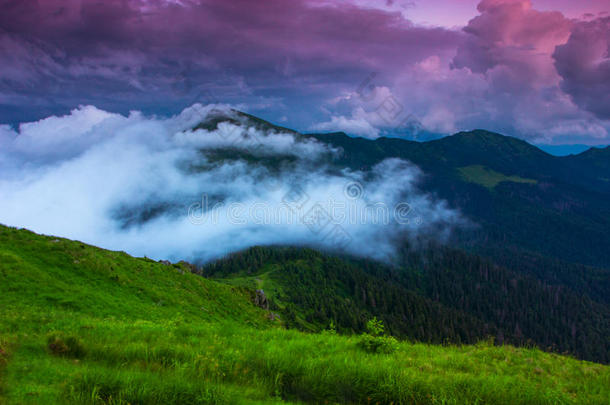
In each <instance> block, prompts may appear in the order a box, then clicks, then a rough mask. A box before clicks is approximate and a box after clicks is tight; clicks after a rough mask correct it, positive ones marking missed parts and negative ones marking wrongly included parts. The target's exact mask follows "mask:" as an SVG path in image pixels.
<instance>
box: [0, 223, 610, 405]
mask: <svg viewBox="0 0 610 405" xmlns="http://www.w3.org/2000/svg"><path fill="white" fill-rule="evenodd" d="M252 294H253V293H252V292H251V291H249V290H247V289H245V288H241V287H232V286H229V285H226V284H221V283H219V282H215V281H211V280H207V279H205V278H203V277H200V276H198V275H196V274H192V273H191V272H190V267H189V266H188V265H187V264H185V263H183V264H178V265H166V264H162V263H156V262H153V261H150V260H148V259H141V258H133V257H130V256H128V255H126V254H124V253H120V252H109V251H106V250H102V249H98V248H95V247H92V246H88V245H85V244H82V243H80V242H74V241H69V240H65V239H59V238H54V237H46V236H39V235H36V234H33V233H31V232H28V231H26V230H17V229H14V228H7V227H0V387H1V388H0V403H2V404H5V403H6V404H28V403H33V404H61V403H66V404H79V403H84V404H101V403H108V404H127V403H130V404H149V403H159V404H171V403H179V404H196V403H273V402H293V403H324V402H326V403H380V404H389V403H394V404H400V403H421V404H436V403H494V404H519V403H528V404H532V403H540V404H542V403H583V404H584V403H587V404H595V403H599V404H602V403H607V399H608V397H609V396H610V388H609V387H610V369H609V368H608V367H607V366H603V365H599V364H594V363H588V362H583V361H578V360H575V359H573V358H569V357H562V356H558V355H554V354H548V353H543V352H541V351H539V350H536V349H516V348H513V347H511V346H503V347H497V346H493V345H491V344H489V343H479V344H476V345H470V346H440V345H426V344H413V343H408V342H401V343H398V344H394V343H393V342H392V341H391V340H390V339H389V338H383V337H372V336H360V335H350V336H342V335H338V334H335V333H333V332H332V331H328V332H324V333H318V334H306V333H303V332H298V331H296V330H287V329H285V328H284V327H283V321H277V320H270V319H269V312H268V311H266V310H263V309H261V308H258V307H256V306H255V305H253V304H252V297H253V295H252ZM363 341H366V342H369V343H370V342H373V347H375V343H376V342H381V344H382V345H385V344H386V343H387V347H389V350H387V352H389V353H385V351H383V352H381V353H379V352H371V350H370V348H371V345H370V344H369V345H368V346H364V345H363V344H362V342H363ZM384 347H385V346H384ZM366 348H368V350H365V349H366Z"/></svg>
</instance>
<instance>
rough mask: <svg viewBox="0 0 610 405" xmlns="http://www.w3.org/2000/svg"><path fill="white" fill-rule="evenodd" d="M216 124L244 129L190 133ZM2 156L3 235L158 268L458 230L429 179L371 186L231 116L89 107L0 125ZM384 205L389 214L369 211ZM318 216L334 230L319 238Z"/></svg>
mask: <svg viewBox="0 0 610 405" xmlns="http://www.w3.org/2000/svg"><path fill="white" fill-rule="evenodd" d="M219 112H220V113H222V114H225V115H227V116H231V117H232V118H234V119H235V120H236V121H240V120H241V121H242V122H241V124H240V125H236V124H229V123H222V124H220V125H219V126H218V128H217V129H215V130H210V131H208V130H204V129H200V130H197V131H191V130H190V129H191V128H192V127H193V126H195V125H196V124H197V123H199V122H200V121H201V120H202V119H204V118H206V117H210V116H211V115H212V114H218V113H219ZM0 146H1V147H2V149H0V169H1V170H0V222H1V223H4V224H7V225H12V226H19V227H26V228H29V229H32V230H34V231H36V232H41V233H46V234H54V235H59V236H64V237H69V238H73V239H78V240H82V241H85V242H88V243H92V244H95V245H98V246H101V247H105V248H109V249H117V250H125V251H127V252H129V253H131V254H134V255H146V256H149V257H153V258H156V259H161V258H169V259H174V260H178V259H187V260H210V259H213V258H217V257H219V256H222V255H224V254H226V253H229V252H233V251H236V250H240V249H244V248H247V247H249V246H252V245H269V244H289V245H307V246H313V247H317V248H322V249H324V248H327V249H340V250H343V251H346V252H349V253H352V254H356V255H360V256H367V257H373V258H376V259H380V260H387V259H388V258H389V257H391V255H393V253H394V243H395V240H396V239H397V238H410V239H415V238H419V237H426V236H430V235H433V236H435V237H437V236H443V233H444V232H446V231H447V230H448V229H450V228H451V226H452V225H453V224H455V222H456V221H458V218H459V217H458V215H457V214H456V213H455V212H453V211H452V210H450V209H448V208H447V207H446V206H445V204H444V203H442V202H439V201H435V200H433V199H432V198H431V197H430V196H428V195H426V194H423V193H421V192H419V191H418V190H417V187H416V184H417V181H418V179H419V177H420V172H419V170H418V169H417V168H415V167H413V166H412V165H410V164H408V163H407V162H404V161H400V160H397V159H391V160H388V161H384V162H382V163H380V164H379V165H377V166H376V167H375V168H374V169H373V170H372V171H371V172H370V173H367V174H365V173H362V172H359V171H351V170H347V169H341V168H337V167H332V156H334V155H336V154H337V153H340V151H338V150H334V149H332V148H329V147H328V146H327V145H325V144H322V143H320V142H318V141H316V140H314V139H311V138H305V137H301V136H295V135H294V134H291V133H277V132H263V131H260V130H257V129H255V128H252V127H248V126H246V125H245V121H244V119H243V117H241V116H239V115H236V113H234V112H232V110H230V109H229V107H228V106H206V107H202V106H200V105H195V106H193V107H190V108H187V109H186V110H184V111H183V112H182V113H181V114H179V115H178V116H175V117H172V118H168V119H163V118H155V117H152V118H151V117H145V116H143V115H142V114H140V113H136V112H133V113H131V114H130V115H129V116H127V117H126V116H121V115H118V114H112V113H108V112H105V111H102V110H99V109H97V108H95V107H92V106H87V107H80V108H78V109H76V110H74V111H72V113H71V114H70V115H67V116H64V117H49V118H47V119H44V120H41V121H38V122H36V123H30V124H27V125H21V127H20V131H19V133H18V134H17V133H15V132H13V131H12V130H11V129H10V128H8V127H0ZM331 169H332V170H331ZM346 187H347V188H346ZM349 187H352V188H351V189H350V188H349ZM346 190H349V191H347V192H346ZM295 192H296V195H297V196H299V195H302V196H305V198H303V200H304V201H300V200H299V199H298V198H297V199H295V198H294V196H295ZM354 192H355V193H356V195H354ZM202 201H203V202H202ZM295 201H297V202H298V203H299V204H297V203H295ZM301 202H302V204H300V203H301ZM400 203H407V204H408V205H407V206H405V205H404V204H403V205H399V204H400ZM206 204H207V207H206ZM295 204H297V205H295ZM382 205H383V206H385V207H386V209H387V212H386V213H383V212H380V211H374V210H373V211H371V207H377V208H379V207H380V206H382ZM396 206H400V207H401V212H400V213H401V215H403V214H404V215H405V216H404V217H402V216H401V217H399V218H398V219H397V217H396V212H395V207H396ZM316 207H317V208H319V207H322V211H320V212H319V211H316V209H317V208H316ZM204 208H205V209H204ZM405 208H406V209H405ZM312 212H318V213H321V214H323V215H322V216H324V214H326V215H327V216H330V218H331V223H328V224H327V225H328V226H327V227H324V229H321V228H320V227H317V228H316V226H313V225H312V224H311V223H308V221H307V218H308V215H309V214H311V213H312ZM189 213H190V214H189ZM385 214H388V216H389V217H390V218H387V220H385V219H384V217H385V216H386V215H385ZM363 215H364V217H363ZM362 218H364V219H362ZM405 220H406V222H408V223H405ZM337 225H338V226H339V228H336V226H337ZM312 227H313V229H312ZM318 228H320V229H318ZM336 229H339V230H340V231H341V232H343V236H345V235H347V236H346V238H344V239H346V241H345V242H346V243H345V244H343V243H342V242H341V240H342V239H341V235H338V234H337V233H336V232H334V230H336ZM333 232H334V233H333ZM337 241H339V242H341V243H337Z"/></svg>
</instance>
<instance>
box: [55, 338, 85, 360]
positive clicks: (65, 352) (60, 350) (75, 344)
mask: <svg viewBox="0 0 610 405" xmlns="http://www.w3.org/2000/svg"><path fill="white" fill-rule="evenodd" d="M47 347H48V348H49V350H50V351H51V354H54V355H55V356H60V357H71V358H75V359H80V358H82V357H83V356H84V355H85V347H84V346H83V345H82V344H81V343H80V342H79V340H78V338H76V337H74V336H65V335H63V334H62V333H54V334H52V335H49V337H48V338H47Z"/></svg>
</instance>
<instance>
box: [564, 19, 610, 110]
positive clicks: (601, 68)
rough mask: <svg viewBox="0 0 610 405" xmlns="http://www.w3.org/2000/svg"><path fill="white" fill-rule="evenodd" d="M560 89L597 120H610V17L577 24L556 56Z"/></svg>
mask: <svg viewBox="0 0 610 405" xmlns="http://www.w3.org/2000/svg"><path fill="white" fill-rule="evenodd" d="M553 58H554V60H555V66H556V67H557V71H558V72H559V74H560V75H561V78H562V82H561V88H562V89H563V90H564V91H565V92H566V93H568V94H570V96H572V98H573V100H574V102H575V103H576V104H578V105H579V106H580V107H582V108H583V109H585V110H587V111H591V112H592V113H594V114H595V115H596V116H597V117H599V118H602V119H610V17H604V18H598V19H595V20H593V21H587V22H579V23H578V24H576V26H575V27H574V29H573V30H572V34H571V35H570V39H569V40H568V41H567V43H566V44H564V45H560V46H558V47H557V48H556V50H555V52H554V53H553Z"/></svg>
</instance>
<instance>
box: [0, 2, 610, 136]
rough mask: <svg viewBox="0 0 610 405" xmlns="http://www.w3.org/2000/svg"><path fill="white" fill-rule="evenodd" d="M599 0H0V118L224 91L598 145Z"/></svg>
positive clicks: (608, 105) (604, 91)
mask: <svg viewBox="0 0 610 405" xmlns="http://www.w3.org/2000/svg"><path fill="white" fill-rule="evenodd" d="M608 12H610V2H608V1H607V0H604V1H601V0H583V1H578V2H576V1H568V0H531V1H530V0H482V1H471V0H456V1H448V0H447V1H441V0H426V1H423V0H410V1H408V0H373V1H365V0H352V1H347V0H292V1H285V0H265V1H251V0H231V1H226V0H225V1H219V0H116V1H103V2H102V1H98V0H62V1H60V0H38V1H36V0H0V124H6V125H11V126H13V127H17V126H18V124H20V123H24V122H35V121H38V120H41V119H43V118H45V117H49V116H52V115H58V116H62V115H66V114H69V113H70V111H72V110H74V109H75V108H78V107H79V106H88V105H90V106H95V107H96V108H99V109H101V110H104V111H108V112H111V113H119V114H123V115H124V116H127V115H128V114H129V112H130V111H141V112H142V113H143V114H145V115H147V116H160V117H169V116H172V115H175V114H178V113H180V111H182V110H184V108H186V107H188V106H190V105H192V104H194V103H201V104H208V103H224V104H229V105H232V106H235V107H237V108H239V109H242V110H244V111H247V112H249V113H252V114H255V115H258V116H260V117H262V118H265V119H269V120H271V121H273V122H275V123H279V124H281V125H284V126H287V127H291V128H295V129H297V130H299V131H304V132H308V131H311V132H313V131H325V132H332V131H345V132H347V133H349V134H350V135H354V136H363V137H368V138H376V137H379V136H401V137H405V138H408V139H419V140H425V139H428V138H432V137H437V136H442V135H448V134H452V133H455V132H458V131H461V130H470V129H474V128H484V129H488V130H492V131H496V132H500V133H503V134H506V135H511V136H516V137H520V138H522V139H526V140H528V141H530V142H535V143H546V144H574V143H580V144H590V145H599V144H608V143H610V140H609V139H610V59H609V49H610V14H609V13H608Z"/></svg>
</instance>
